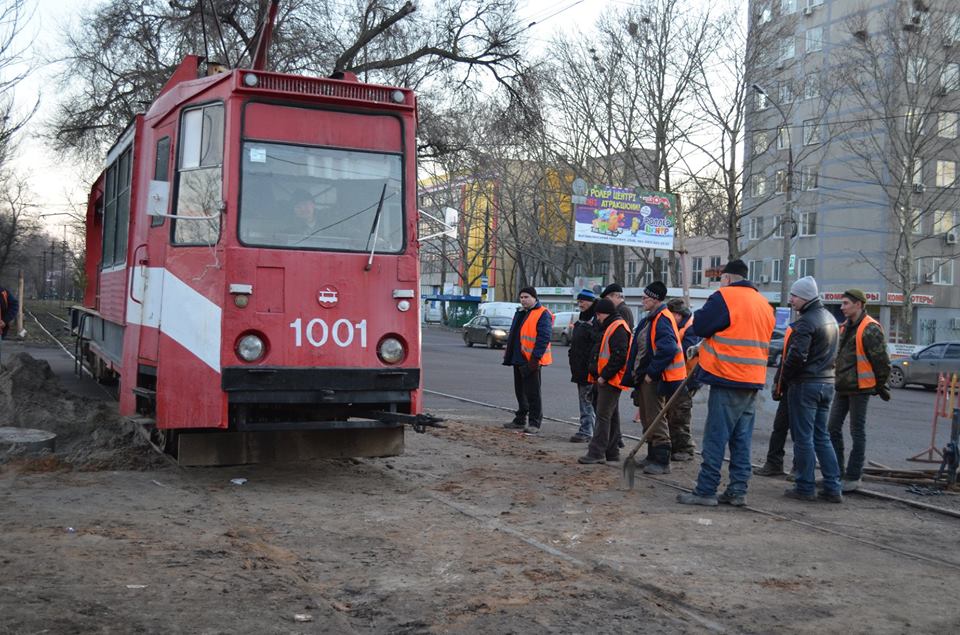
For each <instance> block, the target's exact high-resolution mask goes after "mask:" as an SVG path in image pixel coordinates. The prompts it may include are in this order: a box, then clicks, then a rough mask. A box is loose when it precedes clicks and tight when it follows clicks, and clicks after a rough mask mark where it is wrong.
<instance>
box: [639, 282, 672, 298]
mask: <svg viewBox="0 0 960 635" xmlns="http://www.w3.org/2000/svg"><path fill="white" fill-rule="evenodd" d="M643 295H645V296H647V297H648V298H653V299H654V300H659V301H660V302H663V301H664V299H666V297H667V285H665V284H663V283H662V282H660V281H659V280H654V281H653V282H651V283H650V284H648V285H647V288H646V289H644V290H643Z"/></svg>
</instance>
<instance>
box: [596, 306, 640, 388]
mask: <svg viewBox="0 0 960 635" xmlns="http://www.w3.org/2000/svg"><path fill="white" fill-rule="evenodd" d="M621 327H623V328H624V329H625V330H626V331H627V335H628V336H629V335H630V327H628V326H627V321H626V320H624V319H623V318H620V319H617V320H614V321H613V323H612V324H610V326H608V327H607V329H606V330H605V331H604V332H603V339H602V340H601V341H600V356H599V357H598V358H597V374H600V373H602V372H603V369H604V368H606V367H607V362H609V361H610V336H611V335H613V332H614V331H616V330H617V329H618V328H621ZM629 356H630V354H629V353H627V357H629ZM626 371H627V364H626V363H624V364H623V368H621V369H620V372H618V373H617V374H616V375H614V376H613V377H611V378H610V381H608V382H607V384H609V385H611V386H613V387H614V388H619V389H620V390H626V388H625V387H624V386H623V383H622V382H623V375H624V373H625V372H626ZM587 379H588V380H589V381H590V383H591V384H595V383H596V382H597V378H596V377H594V376H593V375H590V376H589V377H588V378H587Z"/></svg>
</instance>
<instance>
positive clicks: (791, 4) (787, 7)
mask: <svg viewBox="0 0 960 635" xmlns="http://www.w3.org/2000/svg"><path fill="white" fill-rule="evenodd" d="M796 10H797V0H780V15H789V14H791V13H793V12H794V11H796Z"/></svg>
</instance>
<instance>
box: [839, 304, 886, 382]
mask: <svg viewBox="0 0 960 635" xmlns="http://www.w3.org/2000/svg"><path fill="white" fill-rule="evenodd" d="M870 324H876V325H877V328H879V329H881V330H882V329H883V327H882V326H880V323H879V322H877V321H876V320H874V319H873V318H872V317H870V316H869V315H867V314H866V313H864V314H863V319H862V320H860V326H858V327H857V336H856V337H857V387H858V388H860V389H864V388H873V387H875V386H876V385H877V376H876V375H874V374H873V366H871V365H870V360H869V359H867V353H866V352H865V351H864V350H863V331H864V330H865V329H866V328H867V326H868V325H870ZM846 325H847V323H846V322H844V323H843V324H841V325H840V335H841V336H842V335H843V331H844V327H846Z"/></svg>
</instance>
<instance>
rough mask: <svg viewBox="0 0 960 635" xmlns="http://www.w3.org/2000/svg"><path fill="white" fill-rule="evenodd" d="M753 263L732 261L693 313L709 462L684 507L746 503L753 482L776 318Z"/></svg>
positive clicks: (703, 447) (682, 500) (704, 453)
mask: <svg viewBox="0 0 960 635" xmlns="http://www.w3.org/2000/svg"><path fill="white" fill-rule="evenodd" d="M747 272H748V269H747V265H746V263H744V262H743V261H742V260H731V261H730V262H728V263H727V265H726V266H725V267H724V268H723V272H722V273H721V275H720V289H719V290H717V291H716V292H715V293H713V294H712V295H711V296H710V297H709V298H707V301H706V303H705V304H704V305H703V308H701V309H700V310H699V311H697V312H695V313H694V314H693V330H694V333H696V334H697V335H699V336H700V337H702V338H704V339H703V341H702V342H701V343H700V344H699V345H698V347H697V354H698V355H699V358H700V369H699V371H698V375H697V379H698V381H700V382H701V383H704V384H707V385H709V386H710V397H709V400H708V402H707V421H706V425H705V427H704V431H703V443H702V445H701V454H702V456H703V463H702V464H701V466H700V473H699V475H698V476H697V485H696V487H695V488H694V490H693V492H691V493H684V494H680V495H679V496H678V497H677V502H679V503H682V504H684V505H708V506H715V505H717V503H726V504H729V505H734V506H743V505H745V504H746V499H745V497H746V494H747V483H748V482H749V481H750V473H751V464H750V442H751V437H752V436H753V422H754V419H755V417H756V402H757V391H759V390H761V389H763V387H764V385H765V384H766V381H767V353H768V348H769V347H770V337H771V335H772V334H773V327H774V324H775V320H774V317H773V307H771V306H770V304H769V303H768V302H767V300H766V298H764V297H763V296H762V295H761V294H760V292H759V291H757V288H756V287H754V286H753V284H751V283H750V281H749V280H747ZM728 445H729V447H730V478H729V482H728V484H727V488H726V491H724V492H723V493H722V494H720V496H717V488H718V487H719V485H720V469H721V468H722V467H723V457H724V453H725V451H726V449H727V446H728Z"/></svg>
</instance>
